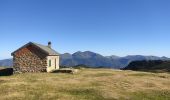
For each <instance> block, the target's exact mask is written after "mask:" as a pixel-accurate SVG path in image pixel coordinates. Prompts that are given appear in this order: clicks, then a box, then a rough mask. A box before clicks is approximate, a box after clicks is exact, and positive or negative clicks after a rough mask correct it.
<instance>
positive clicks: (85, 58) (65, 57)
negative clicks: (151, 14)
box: [0, 51, 170, 69]
mask: <svg viewBox="0 0 170 100" xmlns="http://www.w3.org/2000/svg"><path fill="white" fill-rule="evenodd" d="M142 60H170V58H167V57H157V56H143V55H128V56H125V57H119V56H115V55H112V56H103V55H101V54H98V53H94V52H91V51H85V52H81V51H78V52H75V53H73V54H69V53H64V54H61V55H60V65H61V66H67V67H70V66H77V65H86V66H89V67H93V68H98V67H104V68H115V69H120V68H124V67H126V66H128V64H129V63H130V62H132V61H142ZM0 66H12V59H5V60H0Z"/></svg>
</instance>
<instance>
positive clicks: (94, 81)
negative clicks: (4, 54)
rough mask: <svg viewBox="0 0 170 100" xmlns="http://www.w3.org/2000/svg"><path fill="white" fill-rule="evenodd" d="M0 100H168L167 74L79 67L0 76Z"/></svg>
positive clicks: (169, 89)
mask: <svg viewBox="0 0 170 100" xmlns="http://www.w3.org/2000/svg"><path fill="white" fill-rule="evenodd" d="M0 91H1V92H0V100H169V99H170V74H168V73H149V72H135V71H119V70H111V69H81V70H80V71H79V72H78V73H77V74H63V73H25V74H15V75H13V76H3V77H0Z"/></svg>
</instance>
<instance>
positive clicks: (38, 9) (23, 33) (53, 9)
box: [0, 0, 170, 59]
mask: <svg viewBox="0 0 170 100" xmlns="http://www.w3.org/2000/svg"><path fill="white" fill-rule="evenodd" d="M169 4H170V1H169V0H0V36H1V41H0V42H1V47H0V59H5V58H10V57H11V56H10V53H11V52H12V51H14V50H16V49H17V48H19V47H20V46H22V45H24V44H25V43H27V42H29V41H33V42H37V43H41V44H47V42H48V41H52V43H53V44H52V45H53V48H54V49H55V50H57V51H58V52H60V53H65V52H68V53H73V52H76V51H87V50H89V51H93V52H97V53H100V54H103V55H118V56H125V55H137V54H138V55H156V56H168V57H170V45H169V43H170V12H169V11H170V6H169Z"/></svg>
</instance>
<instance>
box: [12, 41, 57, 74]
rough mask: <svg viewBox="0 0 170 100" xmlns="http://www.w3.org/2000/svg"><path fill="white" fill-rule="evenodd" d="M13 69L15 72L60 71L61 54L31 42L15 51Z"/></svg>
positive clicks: (48, 47)
mask: <svg viewBox="0 0 170 100" xmlns="http://www.w3.org/2000/svg"><path fill="white" fill-rule="evenodd" d="M11 55H12V56H13V67H14V71H15V72H51V71H53V70H56V69H59V53H57V52H56V51H55V50H53V49H52V48H51V42H49V43H48V45H47V46H45V45H41V44H37V43H33V42H29V43H28V44H26V45H24V46H22V47H21V48H19V49H18V50H16V51H14V52H13V53H12V54H11Z"/></svg>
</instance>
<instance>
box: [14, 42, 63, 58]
mask: <svg viewBox="0 0 170 100" xmlns="http://www.w3.org/2000/svg"><path fill="white" fill-rule="evenodd" d="M29 45H34V46H36V47H37V48H39V49H40V50H42V51H44V52H45V53H46V54H47V55H56V56H57V55H60V54H59V53H58V52H56V51H55V50H53V49H52V48H49V47H48V46H45V45H42V44H38V43H34V42H29V43H27V44H26V45H24V46H22V47H21V48H19V49H18V50H16V51H14V52H13V53H12V55H13V54H14V53H15V52H17V51H19V50H20V49H22V48H24V47H27V46H29Z"/></svg>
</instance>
